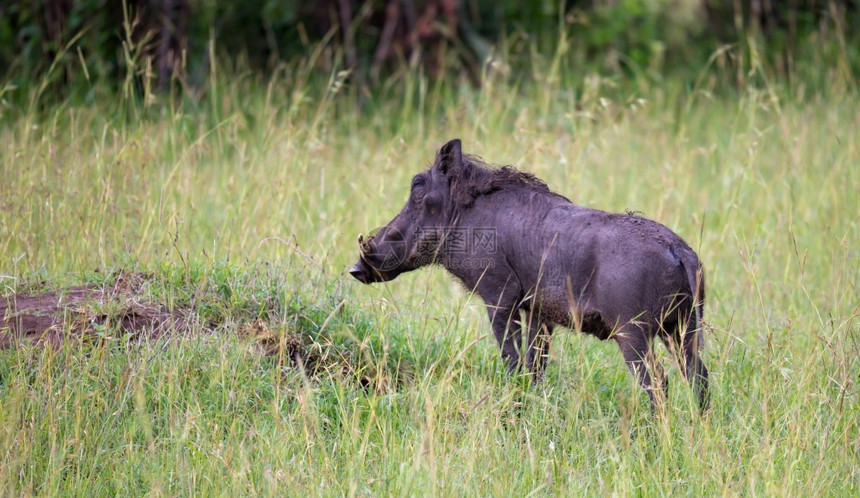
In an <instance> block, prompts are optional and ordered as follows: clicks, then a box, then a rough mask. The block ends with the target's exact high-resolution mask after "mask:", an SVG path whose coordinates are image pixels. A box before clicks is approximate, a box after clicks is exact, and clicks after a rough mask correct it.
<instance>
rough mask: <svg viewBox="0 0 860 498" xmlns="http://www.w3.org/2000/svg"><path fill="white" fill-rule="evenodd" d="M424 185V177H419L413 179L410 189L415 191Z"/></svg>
mask: <svg viewBox="0 0 860 498" xmlns="http://www.w3.org/2000/svg"><path fill="white" fill-rule="evenodd" d="M422 185H424V177H423V176H421V175H418V176H416V177H415V178H413V179H412V187H410V189H411V190H415V187H421V186H422Z"/></svg>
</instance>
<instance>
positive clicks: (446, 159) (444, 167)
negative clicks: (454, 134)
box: [439, 138, 463, 176]
mask: <svg viewBox="0 0 860 498" xmlns="http://www.w3.org/2000/svg"><path fill="white" fill-rule="evenodd" d="M462 167H463V149H462V147H461V143H460V139H459V138H455V139H453V140H451V141H449V142H448V143H446V144H445V145H443V146H442V148H441V149H439V171H441V172H442V174H443V175H447V176H456V175H457V174H458V173H459V172H460V169H461V168H462Z"/></svg>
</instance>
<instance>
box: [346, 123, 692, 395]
mask: <svg viewBox="0 0 860 498" xmlns="http://www.w3.org/2000/svg"><path fill="white" fill-rule="evenodd" d="M358 242H359V248H360V258H359V260H358V263H356V265H355V266H354V267H353V268H352V269H351V270H350V271H349V272H350V274H352V276H353V277H355V278H356V279H358V280H359V281H360V282H363V283H365V284H370V283H373V282H385V281H388V280H392V279H394V278H396V277H397V276H398V275H400V274H401V273H403V272H407V271H412V270H415V269H417V268H420V267H422V266H426V265H428V264H440V265H442V266H444V267H445V268H446V269H447V270H448V271H449V272H450V273H451V274H452V275H454V276H455V277H457V278H458V279H459V280H460V281H461V282H462V283H463V284H465V286H466V287H467V288H468V289H470V290H473V291H474V292H476V293H477V294H478V295H480V296H481V298H483V300H484V302H485V303H486V305H487V311H488V313H489V316H490V322H491V323H492V328H493V334H494V335H495V337H496V340H497V341H498V343H499V346H500V347H501V349H502V358H503V359H504V360H505V361H506V363H507V368H508V371H509V372H513V371H515V370H516V369H517V368H519V365H520V363H521V361H522V359H521V354H520V351H522V350H523V349H525V350H526V354H525V364H526V367H527V368H528V369H529V370H530V371H531V372H532V373H533V374H534V375H535V376H536V377H537V378H538V379H539V378H540V377H541V376H542V374H543V371H544V369H545V368H546V361H547V353H548V345H549V343H548V339H549V337H550V335H551V334H552V332H553V329H554V328H555V327H556V326H562V327H569V328H574V329H578V330H581V331H583V332H586V333H589V334H593V335H595V336H597V337H598V338H600V339H602V340H606V339H612V340H614V341H615V343H616V344H618V347H619V348H620V349H621V354H622V355H623V356H624V360H625V362H626V363H627V366H628V367H629V369H630V371H631V372H632V373H633V374H634V375H635V376H636V377H637V378H638V380H639V383H640V384H641V385H642V387H643V388H645V390H646V391H647V393H648V396H649V397H650V399H651V407H652V409H654V408H656V406H657V405H658V399H657V397H656V396H655V394H656V393H655V391H657V392H659V390H658V389H657V388H656V386H655V382H654V381H653V380H652V377H651V374H652V373H654V374H656V377H657V384H662V385H663V389H664V391H663V394H664V396H665V393H666V389H667V387H666V386H667V383H666V382H665V377H664V375H663V372H662V370H661V369H660V366H659V364H658V363H657V362H655V361H653V359H654V355H653V342H654V338H655V337H656V336H659V337H660V338H661V340H663V341H664V343H665V344H666V345H667V347H668V348H669V350H671V351H673V352H674V353H675V354H676V355H677V357H678V358H679V361H680V363H681V364H682V365H683V366H684V375H685V376H686V377H687V378H688V379H689V380H690V381H691V383H692V384H693V386H694V390H695V392H696V394H697V395H698V399H699V404H700V407H701V409H703V410H704V409H705V408H706V407H707V405H708V369H707V368H706V367H705V365H704V364H703V363H702V361H701V360H700V358H699V354H698V342H699V340H698V339H699V336H700V333H701V332H700V326H701V318H702V302H703V299H704V297H705V283H704V280H703V272H702V266H701V264H700V262H699V258H698V257H697V256H696V253H695V252H694V251H693V250H692V249H691V248H690V246H689V245H687V243H686V242H684V241H683V240H682V239H681V238H680V237H678V235H676V234H675V233H674V232H672V231H671V230H669V229H668V228H666V227H665V226H663V225H661V224H659V223H657V222H655V221H651V220H648V219H645V218H641V217H639V216H635V215H633V214H614V213H607V212H604V211H599V210H596V209H589V208H586V207H582V206H578V205H576V204H574V203H572V202H570V201H569V200H568V199H567V198H565V197H563V196H561V195H559V194H556V193H553V192H551V191H550V190H549V188H548V187H547V185H546V183H544V182H543V181H541V180H539V179H538V178H536V177H534V176H532V175H530V174H528V173H524V172H520V171H517V170H516V169H514V168H511V167H503V168H491V167H489V166H487V165H486V164H484V163H483V162H482V161H481V160H480V159H478V158H476V157H474V156H469V155H464V154H463V153H462V150H461V144H460V141H459V140H451V141H450V142H448V143H447V144H445V145H444V146H442V148H441V149H440V151H439V153H438V154H437V155H436V161H435V163H434V164H433V166H431V167H430V168H429V169H428V170H427V171H424V172H422V173H419V174H418V175H416V176H415V177H414V178H413V179H412V187H411V192H410V194H409V200H408V201H407V202H406V206H404V207H403V209H402V210H401V211H400V213H399V214H398V215H397V216H395V217H394V219H393V220H391V222H389V223H388V225H386V226H385V227H384V228H382V229H381V230H380V231H379V232H378V233H377V234H376V235H375V236H372V237H369V238H366V239H365V238H363V237H362V236H359V238H358ZM521 315H522V316H521ZM523 329H526V330H527V331H528V335H527V342H526V343H525V344H522V335H523V334H522V333H521V331H522V330H523Z"/></svg>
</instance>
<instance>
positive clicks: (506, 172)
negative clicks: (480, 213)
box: [451, 154, 563, 209]
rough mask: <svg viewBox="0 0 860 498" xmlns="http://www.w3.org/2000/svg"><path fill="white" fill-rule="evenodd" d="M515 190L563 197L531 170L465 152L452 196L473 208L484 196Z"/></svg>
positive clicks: (465, 206) (455, 179)
mask: <svg viewBox="0 0 860 498" xmlns="http://www.w3.org/2000/svg"><path fill="white" fill-rule="evenodd" d="M515 189H523V190H528V191H532V192H540V193H545V194H550V195H555V196H559V197H563V196H561V195H559V194H556V193H554V192H552V191H551V190H550V189H549V187H548V186H547V184H546V183H544V181H543V180H541V179H540V178H537V177H536V176H534V175H532V174H530V173H524V172H522V171H519V170H518V169H516V168H514V167H512V166H502V167H501V168H497V167H493V166H492V165H490V164H488V163H487V162H485V161H484V160H483V159H481V158H480V157H478V156H473V155H469V154H463V167H462V169H461V170H460V171H459V172H458V174H457V175H456V176H455V177H454V178H452V180H451V197H452V198H453V199H454V200H455V202H456V203H457V206H458V207H459V208H461V209H465V208H468V207H470V206H471V205H472V204H473V203H474V202H475V199H476V198H478V197H480V196H482V195H489V194H492V193H493V192H498V191H502V190H515Z"/></svg>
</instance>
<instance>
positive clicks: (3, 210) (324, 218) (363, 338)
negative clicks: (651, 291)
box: [0, 66, 860, 496]
mask: <svg viewBox="0 0 860 498" xmlns="http://www.w3.org/2000/svg"><path fill="white" fill-rule="evenodd" d="M541 71H542V70H541V69H540V68H538V67H537V66H536V69H535V73H536V74H535V75H534V76H535V78H534V79H535V80H536V81H538V82H539V83H524V84H521V85H511V84H505V83H503V82H500V81H491V82H490V83H489V84H488V86H487V88H485V89H484V91H483V92H480V93H479V92H477V91H475V90H473V89H470V88H468V87H463V88H453V87H450V86H445V85H435V84H432V83H428V82H426V81H425V80H421V79H417V78H416V79H407V81H405V83H404V85H405V89H404V90H403V92H402V93H401V94H398V93H397V92H394V91H392V92H391V96H389V97H386V98H382V99H379V100H377V101H373V102H372V103H371V106H372V109H369V110H367V111H366V112H363V113H358V112H355V111H354V109H353V107H352V104H351V102H350V99H349V98H345V96H342V95H332V93H331V92H326V91H322V90H320V89H318V88H314V87H313V85H311V84H310V83H309V82H307V81H304V82H303V81H302V80H301V79H300V78H299V79H295V78H292V77H289V76H283V77H282V78H276V79H274V80H272V81H271V82H269V83H267V84H261V83H259V82H256V81H254V80H253V79H252V78H249V77H243V76H241V75H237V76H236V77H235V78H229V79H224V80H223V81H222V80H218V81H217V82H216V81H213V82H212V84H213V87H211V88H210V91H209V92H208V93H207V94H206V96H205V97H204V99H203V100H202V101H200V102H199V103H196V104H195V103H192V102H177V101H172V102H171V101H170V100H169V99H168V98H167V97H164V96H149V102H150V103H149V104H148V105H146V106H144V105H142V104H136V103H133V102H130V101H128V100H127V99H122V98H113V99H106V100H105V101H102V102H100V103H99V104H97V105H93V106H78V105H58V106H50V107H49V108H47V109H39V106H38V105H35V104H34V105H32V106H30V108H28V109H11V110H10V109H8V108H7V109H6V110H5V115H4V117H3V120H4V121H3V126H2V129H0V168H2V169H0V173H2V178H3V181H2V182H0V278H2V285H3V289H4V290H3V293H4V294H9V293H12V292H16V291H17V292H30V291H32V290H34V289H37V288H41V287H46V286H47V287H62V286H65V285H70V284H77V283H81V282H90V283H93V284H96V285H104V284H105V283H106V282H108V281H110V280H111V279H112V278H114V276H113V275H115V274H114V273H113V272H114V271H115V270H122V271H124V272H127V273H133V272H143V273H144V274H146V275H147V277H146V280H145V285H144V287H143V289H142V290H141V299H144V300H152V301H153V302H158V303H162V304H164V305H166V306H168V307H171V308H174V309H182V310H185V311H186V312H188V313H189V314H190V315H189V316H191V317H192V318H193V319H194V320H192V321H191V322H189V325H188V327H186V330H182V331H181V333H179V334H173V335H170V336H168V337H165V338H161V339H157V340H133V339H134V338H130V337H123V336H122V335H118V334H110V333H107V334H104V335H102V336H100V337H99V338H98V339H96V340H88V341H70V342H68V343H66V344H65V345H64V346H62V347H61V348H59V349H56V350H52V349H47V350H46V349H43V348H38V347H32V346H27V345H23V346H21V347H19V348H16V349H9V350H6V351H2V352H0V407H2V410H0V489H2V492H3V494H8V495H21V494H56V493H70V494H90V493H91V492H95V494H99V495H115V494H141V493H151V494H164V495H175V494H192V493H194V494H203V495H209V494H217V495H247V494H276V493H277V494H289V495H293V494H302V493H309V494H314V495H317V494H323V495H338V494H387V495H425V494H437V495H443V496H448V495H456V494H463V495H488V494H491V495H521V496H525V495H529V494H540V495H546V494H556V493H557V494H576V495H594V494H608V493H617V494H622V495H634V494H637V495H638V494H643V493H647V494H649V495H651V494H661V495H668V494H673V495H674V494H676V493H680V494H687V495H699V494H708V495H711V494H771V495H789V496H807V495H818V494H826V495H849V494H857V493H858V490H860V463H858V462H860V427H858V426H860V419H858V415H857V414H858V413H860V411H858V409H860V406H858V400H860V394H858V385H857V383H858V381H860V377H858V376H860V360H858V357H860V346H858V335H860V334H858V324H860V320H858V314H859V313H860V309H859V308H858V301H860V300H858V283H860V281H859V280H858V279H860V233H858V230H860V227H858V213H860V194H858V192H860V168H858V167H857V165H858V164H860V149H858V147H860V146H858V141H857V137H858V136H860V114H858V110H857V109H858V105H857V102H858V100H857V95H856V91H855V90H853V88H854V87H853V86H851V85H849V84H846V83H845V82H844V81H842V82H840V81H834V82H833V86H832V87H828V88H824V89H821V90H820V91H818V92H812V91H806V92H800V91H798V90H797V88H794V89H792V90H791V91H789V90H787V89H783V88H780V87H779V86H778V85H776V86H772V85H764V84H763V85H762V86H761V87H756V86H752V83H751V86H749V87H747V88H744V89H743V90H739V91H737V92H736V93H724V94H723V96H721V97H714V96H713V95H712V94H711V93H709V92H708V91H706V90H707V89H704V88H698V87H697V88H696V89H695V90H689V91H686V90H683V89H682V87H681V86H680V85H677V84H672V82H667V83H666V85H664V86H660V87H648V88H642V87H640V88H639V89H638V90H634V89H628V88H627V87H625V86H624V85H621V86H620V87H614V86H613V84H612V83H613V82H612V81H608V80H603V79H600V78H596V77H593V78H586V79H585V81H586V83H585V84H584V85H583V86H581V87H569V86H565V85H564V84H562V83H559V82H558V80H559V79H558V78H541V77H540V76H541V74H542V73H541ZM562 79H564V78H562ZM799 94H803V95H799ZM320 95H322V97H321V96H320ZM398 95H399V97H398ZM153 99H154V100H155V101H154V102H153ZM640 99H641V100H640ZM452 137H460V138H462V139H463V143H464V148H465V150H466V152H470V153H477V154H479V155H482V156H484V157H485V158H486V159H488V160H490V161H493V162H497V163H505V164H510V163H512V164H515V165H516V166H518V167H520V168H522V169H524V170H526V171H529V172H531V173H534V174H536V175H538V176H540V177H541V178H543V179H545V180H546V181H547V182H548V183H549V184H550V186H551V187H552V188H553V189H555V190H557V191H559V192H561V193H563V194H565V195H567V196H569V197H570V198H572V199H574V200H575V201H576V202H578V203H581V204H585V205H588V206H592V207H597V208H602V209H606V210H614V211H622V210H624V209H633V210H638V211H642V212H643V214H644V215H645V216H647V217H650V218H653V219H656V220H659V221H661V222H662V223H664V224H666V225H668V226H669V227H671V228H672V229H674V230H675V231H676V232H678V233H679V234H680V235H681V236H682V237H684V238H685V239H686V240H687V241H689V242H690V243H691V245H692V246H693V247H694V248H696V249H697V251H698V252H699V254H700V256H701V259H702V260H703V261H704V264H705V266H706V269H707V272H708V284H709V289H708V298H707V301H706V322H707V324H708V332H707V339H706V346H705V351H704V358H705V361H706V362H707V365H708V366H709V368H710V370H711V373H712V377H711V379H712V380H711V385H712V410H711V411H710V412H709V413H708V414H707V415H706V416H704V417H700V416H699V415H698V413H697V410H696V408H695V402H694V400H693V399H692V396H691V395H690V393H689V389H688V388H687V386H685V385H684V383H683V382H682V381H681V376H680V375H679V372H678V370H677V369H676V368H671V367H670V368H668V371H669V373H670V376H671V379H672V389H671V393H670V394H671V396H670V398H671V399H670V403H669V405H668V407H667V408H666V409H665V410H664V412H662V413H659V414H657V415H656V416H652V415H651V414H650V410H649V408H648V403H647V397H646V396H645V395H644V393H643V392H642V391H641V389H640V388H639V387H638V386H636V385H635V383H634V381H633V380H632V378H631V376H630V375H629V374H628V373H627V371H626V369H625V368H624V365H623V362H622V360H621V358H620V355H619V354H618V352H617V351H616V348H615V346H614V345H612V344H610V343H600V342H599V341H596V340H594V339H592V338H588V337H583V336H578V335H576V334H574V333H572V332H570V331H560V332H559V333H558V334H557V336H556V339H555V342H554V343H553V350H552V357H551V360H550V366H549V371H548V375H547V378H546V380H545V382H544V383H543V384H542V385H540V386H537V387H535V386H530V385H529V384H528V382H527V381H525V380H524V379H521V378H507V377H506V376H505V375H504V374H503V367H502V365H501V363H500V361H499V358H498V356H499V353H498V350H497V347H496V345H495V341H494V340H493V339H492V338H491V336H490V330H489V325H488V323H487V320H486V314H485V311H484V309H483V304H482V303H481V302H480V300H479V299H477V298H474V297H472V298H470V297H469V296H468V294H467V293H466V292H464V291H463V289H462V288H461V287H459V286H458V285H457V284H455V283H454V282H453V281H452V279H451V278H449V277H448V276H447V275H445V274H444V272H443V271H442V270H440V269H425V270H423V271H420V272H415V273H413V274H407V275H403V276H401V277H399V278H398V279H397V280H395V281H393V282H390V283H387V284H384V285H375V286H373V287H366V286H362V285H360V284H359V283H357V282H355V281H353V280H352V279H351V278H350V277H349V276H348V275H347V274H346V273H345V269H346V268H348V267H349V266H350V265H351V264H352V263H353V262H354V259H355V258H356V256H357V246H356V242H355V240H356V237H357V235H358V233H367V232H369V231H370V230H371V229H372V228H374V227H378V226H382V225H384V224H385V223H386V222H387V221H388V220H389V219H391V218H392V217H393V216H394V215H395V214H396V213H397V211H399V209H400V208H401V206H402V203H403V201H404V200H405V198H406V195H407V189H408V185H409V179H410V177H411V176H412V175H413V174H414V173H415V172H417V171H419V170H421V169H423V168H425V167H426V166H427V165H428V163H429V162H430V161H431V160H432V158H433V154H434V152H435V150H436V148H438V147H439V146H440V145H441V144H442V143H444V141H446V140H448V139H450V138H452ZM261 336H262V337H263V339H267V338H274V339H273V340H274V342H275V343H278V341H280V344H281V345H282V346H283V344H284V343H285V342H284V341H287V342H289V341H298V343H300V344H301V348H302V351H303V352H304V353H305V355H306V358H312V359H313V361H314V362H316V363H314V365H315V369H314V370H313V372H308V373H309V375H303V373H302V371H303V370H302V368H300V367H298V366H297V365H296V364H295V362H293V361H292V360H291V358H290V357H289V355H287V354H284V349H283V348H275V350H276V353H275V354H270V355H266V354H263V353H262V351H261V348H260V343H261V339H260V337H261ZM661 358H662V360H663V361H664V362H665V363H667V364H670V363H671V359H670V358H669V357H668V355H666V354H665V353H664V352H661ZM316 367H318V368H316Z"/></svg>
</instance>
